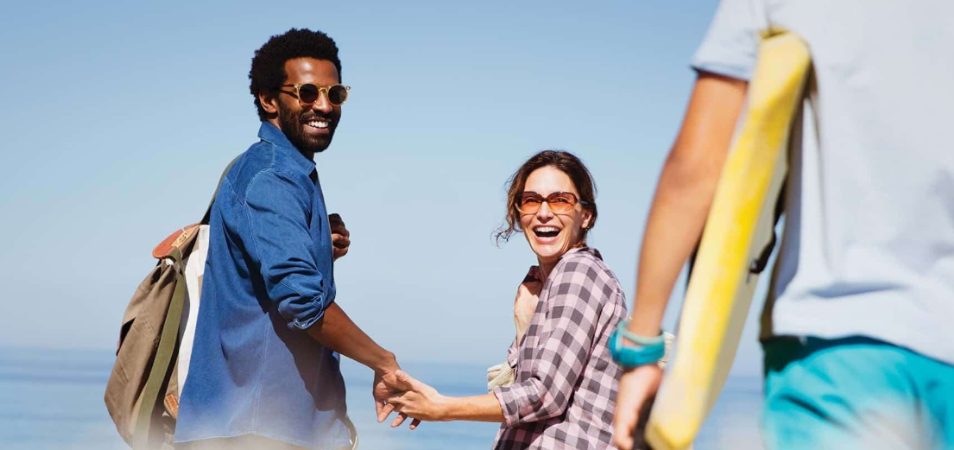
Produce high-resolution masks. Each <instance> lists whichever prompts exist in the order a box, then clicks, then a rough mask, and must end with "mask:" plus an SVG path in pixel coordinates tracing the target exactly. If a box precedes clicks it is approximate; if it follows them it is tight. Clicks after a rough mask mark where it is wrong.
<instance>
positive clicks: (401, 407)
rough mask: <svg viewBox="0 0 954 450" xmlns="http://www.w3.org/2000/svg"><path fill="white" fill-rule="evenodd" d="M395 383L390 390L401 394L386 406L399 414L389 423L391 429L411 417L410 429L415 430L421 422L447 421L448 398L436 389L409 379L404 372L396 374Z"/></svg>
mask: <svg viewBox="0 0 954 450" xmlns="http://www.w3.org/2000/svg"><path fill="white" fill-rule="evenodd" d="M395 378H396V383H395V384H393V385H391V389H392V390H395V391H399V392H401V394H400V395H394V396H392V397H390V398H388V406H390V407H391V408H392V409H393V410H395V411H397V412H398V413H399V414H398V416H397V417H395V418H394V421H393V422H391V426H392V427H398V426H400V425H401V424H402V423H404V420H405V419H406V418H407V417H412V418H413V419H414V420H413V421H412V422H411V425H410V428H411V429H412V430H413V429H415V428H417V426H418V424H420V422H421V420H430V421H441V420H447V409H448V406H449V404H450V402H449V401H448V398H447V397H445V396H443V395H441V394H440V393H439V392H437V390H436V389H434V388H432V387H431V386H429V385H427V384H424V383H422V382H420V381H418V380H416V379H415V378H413V377H411V376H410V375H408V374H407V373H406V372H404V371H400V370H399V371H398V372H397V374H396V377H395Z"/></svg>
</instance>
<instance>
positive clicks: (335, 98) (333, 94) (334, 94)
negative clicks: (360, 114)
mask: <svg viewBox="0 0 954 450" xmlns="http://www.w3.org/2000/svg"><path fill="white" fill-rule="evenodd" d="M347 99H348V88H346V87H344V86H342V85H340V84H336V85H334V86H332V87H330V88H328V101H330V102H331V103H332V104H334V105H340V104H342V103H344V102H345V100H347Z"/></svg>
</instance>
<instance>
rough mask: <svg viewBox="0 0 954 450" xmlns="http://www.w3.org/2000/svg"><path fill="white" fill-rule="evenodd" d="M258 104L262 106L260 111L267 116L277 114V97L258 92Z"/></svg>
mask: <svg viewBox="0 0 954 450" xmlns="http://www.w3.org/2000/svg"><path fill="white" fill-rule="evenodd" d="M258 102H259V103H261V104H262V109H264V110H265V112H266V113H268V114H269V115H272V114H278V96H277V95H274V94H272V93H269V92H265V91H260V92H259V93H258Z"/></svg>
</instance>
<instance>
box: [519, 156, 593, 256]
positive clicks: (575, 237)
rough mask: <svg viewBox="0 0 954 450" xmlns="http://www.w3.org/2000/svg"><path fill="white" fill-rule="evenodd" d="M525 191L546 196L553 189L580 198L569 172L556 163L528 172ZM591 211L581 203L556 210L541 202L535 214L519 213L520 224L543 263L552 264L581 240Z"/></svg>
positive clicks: (531, 247) (587, 225) (588, 223)
mask: <svg viewBox="0 0 954 450" xmlns="http://www.w3.org/2000/svg"><path fill="white" fill-rule="evenodd" d="M523 192H524V193H528V192H534V193H537V194H539V195H540V196H542V197H546V196H548V195H550V194H552V193H554V192H569V193H571V194H574V195H575V196H576V197H577V198H579V197H580V193H579V192H578V191H577V189H576V186H574V184H573V180H571V179H570V177H569V175H567V174H566V173H564V172H563V171H562V170H560V169H557V168H556V167H554V166H544V167H541V168H539V169H537V170H534V171H533V172H530V175H529V176H527V181H526V183H525V184H524V186H523ZM590 219H591V214H590V212H589V211H587V210H586V209H584V208H583V205H582V204H581V203H577V204H576V205H574V206H573V209H571V210H570V211H569V212H566V213H560V214H556V213H554V212H553V210H552V209H551V208H550V205H549V204H548V203H543V204H542V205H540V209H538V210H537V212H536V213H533V214H524V213H520V228H521V229H522V230H523V233H524V236H526V238H527V242H528V243H529V244H530V249H532V250H533V252H534V253H536V254H537V260H539V262H540V265H541V266H552V265H553V264H556V262H557V261H559V260H560V257H561V256H563V254H564V253H566V252H568V251H570V249H572V248H573V247H576V246H577V245H579V244H580V242H581V241H582V239H583V236H584V232H583V230H584V229H585V228H589V226H590Z"/></svg>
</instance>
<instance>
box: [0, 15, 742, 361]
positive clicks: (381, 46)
mask: <svg viewBox="0 0 954 450" xmlns="http://www.w3.org/2000/svg"><path fill="white" fill-rule="evenodd" d="M264 5H265V4H264V3H261V2H255V3H251V2H224V1H222V2H194V3H185V2H180V3H179V4H172V3H171V2H154V3H151V4H143V3H138V2H115V3H110V2H102V3H98V4H97V3H93V2H81V3H77V2H61V3H57V2H52V3H46V2H43V3H37V2H19V3H17V4H14V5H8V6H5V7H4V14H3V16H4V18H3V19H0V24H2V26H0V54H3V55H4V64H3V70H2V71H0V95H2V98H3V99H4V100H5V102H4V104H3V106H2V107H0V124H2V125H0V126H2V127H3V128H2V131H3V136H4V140H3V143H2V144H0V145H2V149H0V167H2V168H3V176H2V177H0V192H3V195H2V197H0V210H2V211H4V214H3V216H4V220H2V221H0V232H2V235H3V236H5V240H4V250H3V252H0V274H2V275H0V276H2V277H3V283H2V285H0V286H2V287H0V289H2V290H0V292H2V300H3V302H2V304H3V314H2V315H0V345H2V346H35V347H41V348H42V347H82V348H111V347H112V346H113V345H114V344H115V341H116V338H117V334H118V326H119V320H120V318H121V315H122V312H123V309H124V307H125V304H126V302H127V300H128V298H129V296H130V295H131V294H132V292H133V290H134V288H135V287H136V285H137V284H138V283H139V282H140V280H141V279H142V277H143V276H144V275H145V274H146V272H147V271H148V270H149V268H150V266H151V264H152V263H153V262H152V260H151V258H150V256H149V253H150V251H151V249H152V247H153V246H154V245H155V244H156V243H157V242H159V241H160V240H161V239H162V238H163V237H165V236H166V235H167V234H168V233H170V232H171V231H172V230H175V229H176V228H178V227H180V226H183V225H185V224H188V223H191V222H194V221H197V220H198V219H199V217H200V216H201V214H202V212H203V210H204V208H205V205H206V204H207V201H208V197H209V195H210V194H211V192H212V189H213V188H214V183H215V181H216V179H217V178H218V175H219V172H220V171H221V169H222V168H223V167H224V165H225V164H226V163H227V162H228V161H229V160H230V159H231V158H232V157H234V156H235V155H237V154H238V153H240V152H242V151H243V150H245V149H246V148H247V147H248V146H249V145H250V144H251V143H253V142H254V140H255V135H256V131H257V129H258V119H257V116H256V115H255V110H254V107H253V105H252V98H251V96H250V94H249V93H248V79H247V74H248V69H249V62H250V59H251V57H252V53H253V51H254V50H255V49H256V48H258V47H259V46H260V45H261V44H262V43H264V41H265V40H266V39H267V38H268V37H269V36H271V35H273V34H278V33H281V32H283V31H285V30H287V29H288V28H291V27H309V28H315V29H321V30H323V31H325V32H327V33H328V34H330V35H331V36H332V37H334V38H335V39H336V41H337V42H338V45H339V48H340V50H341V59H342V63H343V70H342V75H343V78H344V82H345V83H346V84H349V85H351V86H352V96H351V98H350V99H349V102H348V104H347V105H345V107H344V111H343V116H342V123H341V125H340V126H339V128H338V131H337V134H336V137H335V140H334V142H333V143H332V145H331V147H330V148H329V149H328V150H327V151H326V152H324V153H323V154H320V155H319V156H318V157H317V158H316V159H317V162H318V165H319V171H320V176H321V179H322V185H323V187H324V190H325V197H326V199H327V202H328V206H329V210H331V211H336V212H339V213H341V214H342V216H343V217H344V219H345V221H346V223H347V224H348V227H349V228H350V229H351V231H352V241H353V246H352V249H351V252H350V254H349V255H348V256H347V257H346V258H345V259H343V260H341V261H340V262H339V264H338V266H337V268H336V276H337V284H338V302H339V304H341V305H342V306H343V307H344V308H345V310H346V311H348V312H349V314H351V315H352V317H353V318H354V319H355V321H356V322H357V323H358V324H360V325H361V326H362V327H363V328H364V329H365V330H366V331H367V332H368V333H369V334H370V335H371V336H372V337H374V338H375V339H376V340H377V341H378V342H380V343H381V344H383V345H384V346H386V347H387V348H389V349H391V350H393V351H394V352H395V353H397V355H398V357H399V359H406V360H446V361H466V362H477V363H481V362H486V363H487V364H488V365H489V364H492V363H494V362H496V361H497V360H500V359H502V358H503V357H504V354H505V350H506V346H507V345H508V343H509V341H510V340H511V339H512V322H511V314H512V312H511V307H512V301H513V295H514V292H515V288H516V285H517V283H518V282H519V281H520V280H521V278H522V276H523V274H524V272H525V270H526V267H527V266H528V265H530V264H532V263H533V262H534V258H533V257H532V254H531V252H530V251H529V249H528V247H527V245H526V242H525V241H524V240H523V238H522V236H520V235H517V236H515V237H514V238H513V239H512V240H511V242H510V243H509V244H506V245H503V246H502V247H500V248H498V247H497V246H495V245H494V243H493V241H492V239H491V234H492V232H493V231H494V230H495V229H496V228H497V227H498V226H499V225H500V224H501V219H502V216H503V212H504V208H503V204H504V203H503V201H504V182H505V180H506V179H507V177H508V176H509V175H510V174H511V172H512V171H513V170H515V169H516V168H517V167H518V166H519V165H520V164H521V163H522V162H523V161H524V160H525V159H526V158H527V157H528V156H530V155H531V154H533V153H534V152H535V151H537V150H541V149H547V148H559V149H566V150H570V151H572V152H574V153H576V154H577V155H578V156H580V157H581V158H582V159H583V160H584V161H585V162H586V163H587V164H588V165H589V167H590V169H591V171H592V172H593V174H594V176H595V178H596V181H597V184H598V187H599V194H598V197H597V201H598V204H599V208H600V217H599V222H598V224H597V226H596V228H595V230H594V231H593V232H592V233H591V239H590V243H591V245H592V246H594V247H596V248H598V249H600V250H601V251H602V253H603V255H604V257H605V259H606V260H607V262H608V263H609V265H610V267H611V268H613V269H614V271H615V272H616V274H617V275H618V277H619V278H620V280H621V282H622V285H623V287H624V289H625V291H626V292H627V294H628V299H629V301H630V302H631V297H629V296H630V295H631V294H632V292H633V286H634V273H635V266H636V254H637V251H638V246H639V240H640V236H641V232H642V229H643V223H644V221H645V216H646V211H647V209H648V204H649V201H650V199H651V195H652V192H653V188H654V185H655V181H656V177H657V173H658V170H659V167H660V165H661V163H662V160H663V158H664V157H665V154H666V151H667V150H668V148H669V145H670V143H671V141H672V139H673V136H674V134H675V132H676V129H677V127H678V125H679V121H680V119H681V114H682V111H683V108H684V106H685V102H686V99H687V96H688V93H689V89H690V87H691V83H692V80H693V77H694V74H693V73H692V71H691V70H690V69H689V68H688V61H689V59H690V57H691V55H692V52H693V51H694V49H695V47H696V46H697V45H698V43H699V42H700V40H701V39H702V36H703V35H704V33H705V30H706V26H707V24H708V21H709V19H710V17H711V15H712V13H713V11H714V9H715V2H714V1H711V0H699V1H684V2H665V1H642V2H634V1H606V2H592V3H584V2H543V1H521V2H504V1H484V2H453V4H452V2H439V1H433V2H387V1H367V2H360V3H358V2H348V3H346V2H335V3H331V2H288V3H283V4H281V5H277V4H276V5H270V8H271V9H263V6H264ZM677 313H678V302H676V303H674V304H673V305H672V307H671V308H670V313H669V318H668V322H669V323H670V327H671V324H673V323H674V319H675V317H676V314H677ZM746 334H747V338H746V339H747V343H746V345H744V346H743V348H742V350H741V354H740V363H739V370H742V371H745V372H747V373H754V372H755V371H756V370H757V369H756V368H757V366H758V358H759V352H758V351H757V346H756V344H755V342H754V335H755V330H754V327H752V326H750V327H749V330H748V331H747V333H746Z"/></svg>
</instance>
